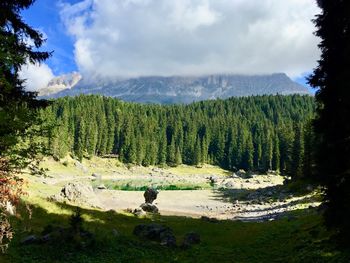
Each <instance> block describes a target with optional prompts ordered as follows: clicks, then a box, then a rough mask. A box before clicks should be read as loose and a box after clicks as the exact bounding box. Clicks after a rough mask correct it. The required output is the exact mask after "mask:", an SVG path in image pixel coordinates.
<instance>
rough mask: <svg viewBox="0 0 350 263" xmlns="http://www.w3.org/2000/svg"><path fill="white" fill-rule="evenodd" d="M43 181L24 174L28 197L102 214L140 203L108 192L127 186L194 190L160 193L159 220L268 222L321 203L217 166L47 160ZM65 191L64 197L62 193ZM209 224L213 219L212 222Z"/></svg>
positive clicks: (134, 196)
mask: <svg viewBox="0 0 350 263" xmlns="http://www.w3.org/2000/svg"><path fill="white" fill-rule="evenodd" d="M43 167H44V168H48V169H49V170H48V172H47V177H38V176H34V175H26V176H25V178H26V179H27V180H28V182H29V183H28V186H29V188H28V191H29V193H30V195H35V196H37V197H39V198H45V199H49V200H52V201H58V202H71V203H75V204H79V205H82V206H87V207H95V208H100V209H103V210H116V211H131V210H133V209H135V208H137V207H139V206H140V204H142V203H143V202H144V197H143V191H125V190H113V185H119V186H121V185H123V186H125V184H127V186H128V187H130V185H133V186H135V187H141V186H142V187H145V186H153V187H159V186H162V185H163V186H164V185H166V186H169V185H173V186H178V185H181V186H190V187H189V189H192V188H193V189H195V188H199V190H160V191H159V194H158V198H157V199H156V200H155V202H154V203H155V205H156V206H157V207H158V208H159V211H160V213H161V214H163V215H182V216H191V217H203V218H207V219H208V220H211V219H212V218H214V219H236V220H243V221H250V220H253V221H260V220H273V219H275V218H278V217H280V216H283V215H284V212H286V211H290V210H295V209H304V208H308V207H310V206H318V205H319V204H320V202H319V200H318V198H317V191H316V190H313V189H312V188H311V186H310V187H309V188H310V189H307V193H305V194H303V195H297V194H296V193H292V192H291V191H290V190H289V188H288V186H286V185H283V182H284V180H285V179H286V178H284V177H282V176H279V175H276V174H274V173H270V174H265V175H257V174H246V173H244V172H240V173H232V172H228V171H224V170H222V169H219V168H217V167H213V166H205V167H203V168H194V167H188V166H181V167H178V168H158V167H147V168H146V167H137V166H135V167H131V168H127V167H125V166H124V165H119V166H116V165H115V160H102V159H97V158H95V159H94V160H93V161H85V162H83V163H80V162H78V161H75V160H72V159H69V160H68V161H67V160H66V161H64V162H62V161H61V162H60V163H59V162H55V161H53V160H50V159H47V160H45V161H44V163H43ZM63 188H65V192H64V193H61V191H62V189H63ZM214 219H213V220H214Z"/></svg>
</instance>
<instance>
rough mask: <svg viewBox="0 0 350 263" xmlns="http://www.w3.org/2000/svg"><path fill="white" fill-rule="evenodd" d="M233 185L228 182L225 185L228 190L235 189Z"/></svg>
mask: <svg viewBox="0 0 350 263" xmlns="http://www.w3.org/2000/svg"><path fill="white" fill-rule="evenodd" d="M233 185H234V184H233V183H232V182H227V183H226V184H225V187H226V188H233Z"/></svg>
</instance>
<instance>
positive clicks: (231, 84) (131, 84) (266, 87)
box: [39, 73, 310, 104]
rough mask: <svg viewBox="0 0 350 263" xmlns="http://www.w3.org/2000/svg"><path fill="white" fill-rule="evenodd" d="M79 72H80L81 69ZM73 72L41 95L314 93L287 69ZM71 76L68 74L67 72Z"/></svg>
mask: <svg viewBox="0 0 350 263" xmlns="http://www.w3.org/2000/svg"><path fill="white" fill-rule="evenodd" d="M77 74H79V73H77ZM77 74H73V75H72V76H73V77H74V78H75V80H74V81H71V82H69V81H67V80H66V82H67V83H69V85H67V87H66V88H63V87H62V83H64V82H63V81H61V82H60V80H59V78H58V79H57V78H56V82H53V83H57V82H58V83H60V86H59V88H58V89H56V90H57V92H55V91H54V90H55V88H53V87H50V86H48V87H47V88H45V89H44V91H47V90H49V91H50V92H49V93H48V92H46V93H45V92H39V96H40V97H41V98H58V97H63V96H76V95H79V94H100V95H104V96H110V97H115V98H119V99H122V100H125V101H133V102H141V103H161V104H169V103H191V102H194V101H201V100H210V99H217V98H222V99H225V98H229V97H244V96H252V95H273V94H281V95H288V94H310V93H309V91H308V90H307V88H306V87H304V86H302V85H300V84H298V83H296V82H294V81H292V80H291V79H290V78H289V77H288V76H287V75H286V74H284V73H273V74H269V75H238V74H212V75H202V76H168V77H162V76H147V77H135V78H125V79H114V80H103V79H101V80H98V79H97V80H87V79H84V78H82V77H81V75H80V74H79V76H80V77H79V76H78V75H77ZM65 77H66V78H67V75H65ZM72 84H73V85H72Z"/></svg>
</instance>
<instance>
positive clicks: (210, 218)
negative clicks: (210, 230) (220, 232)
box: [201, 216, 219, 223]
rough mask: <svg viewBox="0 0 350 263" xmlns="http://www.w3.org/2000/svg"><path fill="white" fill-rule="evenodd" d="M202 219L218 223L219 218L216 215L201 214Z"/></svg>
mask: <svg viewBox="0 0 350 263" xmlns="http://www.w3.org/2000/svg"><path fill="white" fill-rule="evenodd" d="M201 219H202V220H203V221H207V222H211V223H218V222H219V220H218V219H216V218H214V217H208V216H201Z"/></svg>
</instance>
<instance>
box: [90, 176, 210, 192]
mask: <svg viewBox="0 0 350 263" xmlns="http://www.w3.org/2000/svg"><path fill="white" fill-rule="evenodd" d="M101 184H103V185H104V186H106V187H107V188H108V189H111V190H121V191H145V190H146V189H147V188H148V187H150V186H152V187H153V188H154V189H157V190H162V191H174V190H203V189H210V185H209V184H198V185H195V184H189V183H179V184H167V183H162V182H152V181H151V182H149V181H145V180H136V179H135V180H133V181H129V180H118V181H113V180H102V181H99V180H97V181H95V182H93V183H92V185H93V187H95V188H96V187H98V186H99V185H101Z"/></svg>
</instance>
